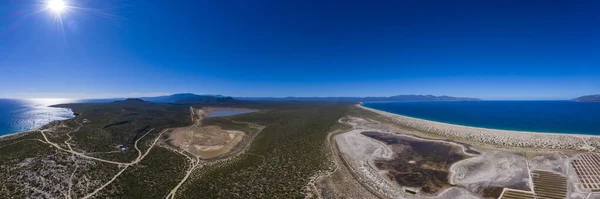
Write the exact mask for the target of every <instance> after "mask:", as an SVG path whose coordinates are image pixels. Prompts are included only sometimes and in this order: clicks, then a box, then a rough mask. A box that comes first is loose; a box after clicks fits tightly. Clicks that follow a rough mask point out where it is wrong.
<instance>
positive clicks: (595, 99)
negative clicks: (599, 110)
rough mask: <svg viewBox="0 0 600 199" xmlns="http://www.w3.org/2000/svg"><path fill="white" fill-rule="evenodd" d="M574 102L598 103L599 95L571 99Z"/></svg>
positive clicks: (599, 100)
mask: <svg viewBox="0 0 600 199" xmlns="http://www.w3.org/2000/svg"><path fill="white" fill-rule="evenodd" d="M573 101H576V102H600V94H598V95H586V96H581V97H578V98H575V99H573Z"/></svg>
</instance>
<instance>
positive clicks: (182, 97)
mask: <svg viewBox="0 0 600 199" xmlns="http://www.w3.org/2000/svg"><path fill="white" fill-rule="evenodd" d="M140 99H142V100H144V101H151V102H173V103H190V102H194V103H197V102H225V101H233V100H234V99H233V98H232V97H225V96H221V95H196V94H193V93H178V94H173V95H166V96H158V97H141V98H140Z"/></svg>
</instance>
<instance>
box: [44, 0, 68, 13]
mask: <svg viewBox="0 0 600 199" xmlns="http://www.w3.org/2000/svg"><path fill="white" fill-rule="evenodd" d="M46 6H47V7H48V9H50V10H52V11H53V12H55V13H61V12H63V11H65V9H67V4H66V3H65V1H63V0H48V2H47V3H46Z"/></svg>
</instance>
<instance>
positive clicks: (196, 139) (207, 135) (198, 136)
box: [169, 109, 246, 159]
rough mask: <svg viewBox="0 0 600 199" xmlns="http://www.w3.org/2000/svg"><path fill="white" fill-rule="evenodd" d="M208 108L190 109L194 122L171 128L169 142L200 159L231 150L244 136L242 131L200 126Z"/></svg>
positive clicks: (213, 156)
mask: <svg viewBox="0 0 600 199" xmlns="http://www.w3.org/2000/svg"><path fill="white" fill-rule="evenodd" d="M209 111H210V109H207V110H203V109H195V110H193V111H192V113H193V114H195V115H193V116H192V118H194V124H193V125H191V126H188V127H181V128H176V129H173V131H172V132H171V133H170V134H169V143H170V144H171V145H173V146H175V147H178V148H181V149H183V150H185V151H187V152H189V153H191V154H194V155H195V156H197V157H199V158H201V159H212V158H217V157H220V156H223V155H226V154H228V153H229V152H231V151H232V150H233V149H234V148H235V147H236V146H237V145H238V144H239V143H240V142H241V141H242V139H243V138H244V136H245V135H246V133H244V132H242V131H234V130H224V129H222V128H221V127H219V126H202V118H203V117H204V116H205V115H206V114H208V113H209Z"/></svg>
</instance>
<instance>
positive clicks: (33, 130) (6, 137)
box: [0, 105, 77, 141]
mask: <svg viewBox="0 0 600 199" xmlns="http://www.w3.org/2000/svg"><path fill="white" fill-rule="evenodd" d="M46 107H50V108H59V109H67V110H69V111H70V112H71V116H73V117H71V118H66V119H61V120H52V121H50V122H48V123H47V124H44V125H42V126H40V127H38V128H34V129H31V130H27V131H18V132H14V133H8V134H4V135H0V141H2V140H6V139H10V137H12V136H24V135H25V134H26V133H31V132H35V131H40V130H42V129H43V128H44V127H46V126H47V125H48V124H51V123H52V122H56V121H63V120H70V119H73V118H75V117H77V115H75V112H74V111H73V110H72V109H70V108H62V107H53V105H49V106H46Z"/></svg>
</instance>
